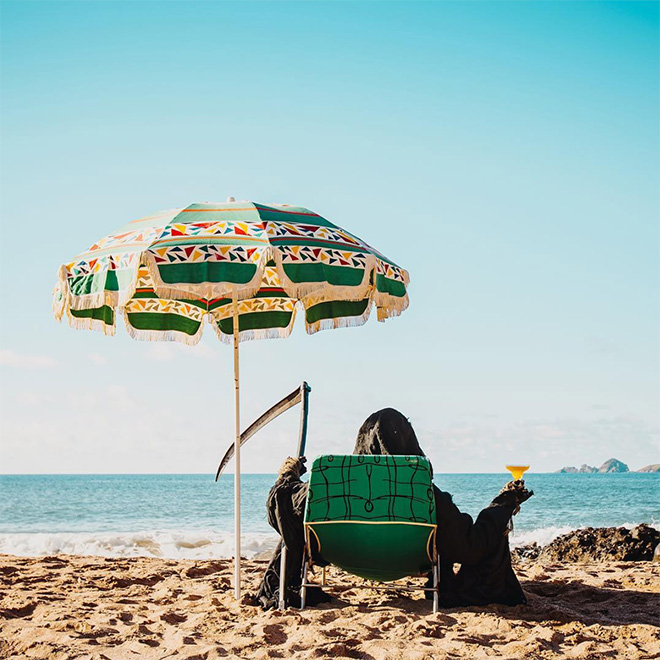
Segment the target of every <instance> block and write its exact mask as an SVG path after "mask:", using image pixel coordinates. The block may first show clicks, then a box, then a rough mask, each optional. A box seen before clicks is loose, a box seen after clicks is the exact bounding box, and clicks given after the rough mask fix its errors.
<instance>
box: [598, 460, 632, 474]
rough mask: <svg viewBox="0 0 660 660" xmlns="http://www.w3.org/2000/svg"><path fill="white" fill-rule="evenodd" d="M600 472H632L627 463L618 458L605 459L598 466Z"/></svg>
mask: <svg viewBox="0 0 660 660" xmlns="http://www.w3.org/2000/svg"><path fill="white" fill-rule="evenodd" d="M598 472H630V470H629V469H628V466H627V465H626V464H625V463H622V462H621V461H619V460H617V459H616V458H610V460H609V461H605V462H604V463H603V464H602V465H601V466H600V467H599V468H598Z"/></svg>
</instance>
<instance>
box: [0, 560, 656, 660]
mask: <svg viewBox="0 0 660 660" xmlns="http://www.w3.org/2000/svg"><path fill="white" fill-rule="evenodd" d="M244 566H245V571H244V591H245V592H246V593H247V592H250V591H254V590H255V589H256V586H257V584H258V582H259V580H260V578H261V575H262V573H263V570H264V569H265V566H266V562H265V561H264V560H261V561H259V560H246V561H245V564H244ZM516 572H517V573H518V575H519V577H520V580H521V583H522V585H523V589H524V591H525V593H526V594H527V597H528V599H529V603H528V604H527V605H522V606H517V607H505V606H500V605H493V606H485V607H466V608H451V609H443V610H441V611H440V613H439V614H437V615H433V614H432V612H431V604H430V603H429V602H428V601H425V600H424V599H423V598H421V597H420V596H419V595H418V594H415V593H413V594H411V595H410V596H404V597H402V596H401V595H400V594H399V593H397V592H387V591H384V592H377V591H372V590H368V589H363V588H359V587H358V588H354V589H351V590H350V591H348V592H343V593H342V594H341V595H340V596H339V597H338V598H336V599H335V600H333V601H332V602H330V603H327V604H323V605H321V606H319V607H315V608H309V609H306V610H305V611H303V612H300V611H298V610H291V609H289V610H287V611H286V612H277V611H270V612H262V611H261V609H260V608H257V607H252V606H248V605H240V604H238V603H236V602H235V601H234V599H233V594H232V588H231V575H232V562H231V561H230V560H214V561H195V560H168V559H157V558H145V557H135V558H120V559H118V558H103V557H78V556H51V557H40V558H27V557H16V556H11V555H0V657H2V658H16V659H18V658H25V659H28V660H32V659H36V658H49V659H52V660H64V659H65V658H66V659H68V658H72V657H76V658H78V657H80V658H90V659H91V658H94V659H99V660H100V659H106V660H125V658H131V657H136V658H145V660H150V659H154V660H155V659H156V658H158V659H160V658H166V657H171V658H177V659H180V658H181V659H183V658H187V659H189V660H193V658H195V659H199V658H204V659H205V660H212V659H214V658H255V659H260V658H285V657H296V658H326V657H327V658H329V657H348V658H367V659H369V658H373V659H375V660H391V659H393V660H396V659H398V658H401V659H403V658H411V659H413V660H415V659H419V660H421V659H423V658H434V659H435V658H437V659H445V658H447V659H448V658H455V657H457V656H458V657H471V658H488V657H500V658H502V657H506V658H531V657H533V658H605V657H611V656H612V654H615V655H619V656H620V657H626V658H629V659H631V660H636V659H640V660H641V659H642V658H648V657H653V656H655V655H656V654H658V653H660V626H659V624H660V622H659V621H658V615H657V612H658V611H660V563H657V562H618V561H608V562H585V563H579V564H577V563H569V562H557V561H539V560H527V561H522V562H517V563H516ZM329 579H330V580H331V581H333V580H341V579H342V578H341V576H340V574H339V572H338V571H336V570H334V569H333V570H330V571H329ZM358 583H359V581H358Z"/></svg>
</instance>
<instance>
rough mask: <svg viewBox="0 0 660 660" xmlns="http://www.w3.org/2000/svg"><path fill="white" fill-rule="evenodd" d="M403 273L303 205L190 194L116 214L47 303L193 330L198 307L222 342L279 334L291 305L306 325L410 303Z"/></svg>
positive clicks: (97, 323)
mask: <svg viewBox="0 0 660 660" xmlns="http://www.w3.org/2000/svg"><path fill="white" fill-rule="evenodd" d="M407 284H408V274H407V273H406V271H405V270H403V269H402V268H400V267H399V266H397V265H396V264H395V263H393V262H392V261H391V260H389V259H388V258H387V257H385V256H383V255H382V254H380V253H379V252H377V251H376V250H375V249H374V248H372V247H370V246H369V245H368V244H367V243H365V242H364V241H362V240H361V239H359V238H357V237H356V236H354V235H353V234H351V233H349V232H347V231H346V230H344V229H342V228H340V227H338V226H336V225H334V224H333V223H331V222H329V221H328V220H326V219H325V218H323V217H321V216H320V215H318V214H316V213H313V212H312V211H309V210H308V209H305V208H300V207H293V206H284V205H266V204H257V203H252V202H228V203H224V204H217V203H204V204H191V205H190V206H188V207H186V208H182V209H174V210H171V211H164V212H162V213H158V214H155V215H153V216H149V217H146V218H141V219H139V220H134V221H132V222H130V223H128V224H127V225H124V226H123V227H121V228H120V229H118V230H117V231H115V232H113V233H112V234H110V235H108V236H106V237H105V238H103V239H101V240H100V241H98V242H97V243H95V244H94V245H92V246H91V248H89V250H87V251H86V252H83V253H82V254H80V255H78V256H77V257H76V258H75V259H74V260H73V261H71V262H69V263H66V264H64V265H63V266H62V267H61V268H60V272H59V282H58V285H57V287H56V290H55V299H54V311H55V315H56V317H57V318H58V319H61V318H62V317H63V316H64V315H66V316H67V318H68V321H69V323H70V325H72V326H73V327H75V328H86V329H93V330H101V331H103V332H105V333H106V334H114V332H115V328H116V315H117V312H118V311H119V312H123V315H124V321H125V323H126V328H127V330H128V332H129V334H130V335H131V336H132V337H134V338H136V339H146V340H155V341H158V340H165V341H171V340H173V341H180V342H184V343H187V344H194V343H196V342H198V341H199V339H200V338H201V334H202V331H203V325H204V320H205V319H206V320H207V321H208V322H209V323H210V324H211V326H212V327H213V328H214V330H215V331H216V333H217V334H218V336H219V337H220V338H221V339H222V340H225V341H227V342H229V341H231V339H232V336H233V317H234V315H235V314H238V317H239V323H238V325H239V328H238V330H239V341H240V340H245V339H259V338H267V337H286V336H288V334H289V333H290V332H291V329H292V326H293V323H294V320H295V316H296V310H297V309H299V310H300V311H302V312H304V316H305V327H306V329H307V332H309V333H310V334H312V333H314V332H317V331H318V330H322V329H326V328H338V327H344V326H353V325H361V324H362V323H364V322H365V321H366V320H367V319H368V318H369V315H370V312H371V309H372V307H373V306H375V307H376V310H377V316H378V319H379V320H381V321H382V320H385V319H387V318H389V317H391V316H396V315H398V314H400V313H401V312H402V311H403V310H404V309H405V308H406V307H407V306H408V295H407V290H406V287H407Z"/></svg>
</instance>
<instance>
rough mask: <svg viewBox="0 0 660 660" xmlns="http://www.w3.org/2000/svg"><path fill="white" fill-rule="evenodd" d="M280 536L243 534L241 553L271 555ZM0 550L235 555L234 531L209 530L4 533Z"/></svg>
mask: <svg viewBox="0 0 660 660" xmlns="http://www.w3.org/2000/svg"><path fill="white" fill-rule="evenodd" d="M278 538H279V537H278V536H277V535H276V534H259V533H249V534H241V554H242V555H243V556H245V557H247V558H249V559H254V558H261V557H264V556H269V555H270V553H272V551H273V549H274V548H275V546H276V545H277V541H278ZM0 553H2V554H9V555H18V556H22V557H43V556H47V555H59V554H65V555H96V556H100V557H162V558H164V559H228V558H230V557H233V555H234V534H232V533H230V532H218V531H206V530H195V531H189V530H161V531H145V532H53V533H47V532H43V533H10V534H5V533H3V534H0Z"/></svg>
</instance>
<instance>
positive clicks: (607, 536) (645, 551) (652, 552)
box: [511, 524, 660, 562]
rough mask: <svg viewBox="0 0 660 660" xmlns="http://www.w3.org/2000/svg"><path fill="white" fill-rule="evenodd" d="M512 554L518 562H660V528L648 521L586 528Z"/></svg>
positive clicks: (531, 545)
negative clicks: (648, 523)
mask: <svg viewBox="0 0 660 660" xmlns="http://www.w3.org/2000/svg"><path fill="white" fill-rule="evenodd" d="M511 554H512V556H513V558H514V560H516V561H529V560H541V561H543V560H547V561H562V562H593V561H653V560H654V559H655V560H656V561H660V531H658V530H657V529H655V528H654V527H651V526H649V525H645V524H642V525H637V527H633V528H632V529H627V528H626V527H587V528H585V529H577V530H574V531H572V532H569V533H568V534H564V535H563V536H559V537H557V538H556V539H555V540H554V541H552V542H551V543H549V544H548V545H546V546H540V545H538V544H537V543H531V544H529V545H523V546H519V547H518V548H514V549H513V550H512V552H511Z"/></svg>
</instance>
